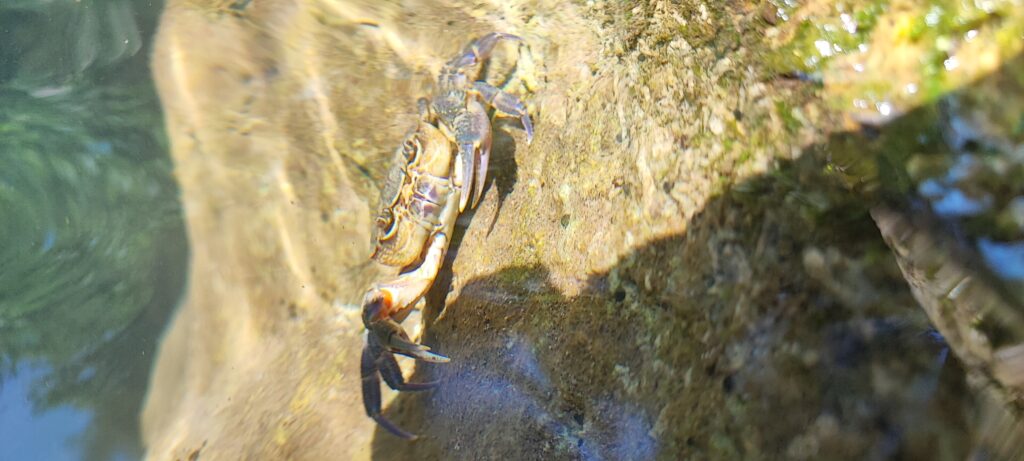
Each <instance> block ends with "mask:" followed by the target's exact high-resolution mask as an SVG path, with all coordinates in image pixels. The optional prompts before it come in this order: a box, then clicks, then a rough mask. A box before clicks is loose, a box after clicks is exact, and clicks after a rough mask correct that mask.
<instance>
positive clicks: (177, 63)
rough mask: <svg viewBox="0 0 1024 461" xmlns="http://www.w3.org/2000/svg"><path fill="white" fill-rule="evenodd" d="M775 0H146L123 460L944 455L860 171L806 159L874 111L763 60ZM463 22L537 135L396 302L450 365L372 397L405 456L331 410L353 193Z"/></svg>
mask: <svg viewBox="0 0 1024 461" xmlns="http://www.w3.org/2000/svg"><path fill="white" fill-rule="evenodd" d="M865 3H869V2H865ZM874 3H877V2H874ZM783 6H784V8H783V7H782V6H780V7H778V8H775V7H774V6H773V4H771V2H768V3H766V4H765V5H755V4H748V3H744V2H738V3H736V2H734V3H730V4H728V5H725V6H723V5H721V4H719V3H718V2H708V3H703V2H700V1H684V2H681V3H679V4H669V3H662V2H588V3H580V4H568V5H567V4H564V3H563V2H545V1H538V2H494V3H493V4H476V3H469V2H467V3H463V2H455V1H444V2H441V1H439V2H433V1H422V2H416V1H414V2H403V3H402V4H401V6H397V5H380V4H378V3H375V2H370V1H366V2H357V1H330V0H314V1H305V2H300V1H287V0H278V1H252V2H248V1H236V2H217V1H207V2H202V1H197V0H192V1H185V0H181V1H170V2H169V4H168V7H167V11H166V12H165V14H164V17H163V20H162V24H161V28H160V32H159V36H158V46H157V50H156V51H155V53H154V57H153V62H154V70H155V73H156V76H157V79H158V84H159V89H160V94H161V100H162V101H163V104H164V106H165V109H166V111H167V124H168V131H169V133H170V137H171V141H172V147H173V156H174V158H175V162H176V171H177V176H178V179H179V181H180V183H181V187H182V190H183V200H184V206H185V210H186V218H187V220H188V226H189V236H190V240H191V244H192V248H193V252H194V255H193V264H192V271H191V274H190V282H189V283H190V288H189V294H188V297H187V300H186V303H185V305H184V307H183V309H182V310H181V312H180V313H179V314H178V317H177V319H176V320H175V322H174V324H173V325H172V327H171V329H170V331H169V332H168V333H167V336H166V339H165V341H164V343H163V347H162V350H161V352H160V359H159V361H158V366H157V369H156V371H155V372H154V375H153V387H152V389H151V393H150V396H149V400H148V404H147V407H146V411H145V413H144V415H143V420H144V426H145V431H144V432H145V439H146V442H147V447H148V453H149V455H150V457H151V458H153V459H171V458H187V457H189V456H192V455H197V456H201V457H203V458H205V457H207V456H209V457H210V458H212V459H282V458H300V459H350V458H352V459H360V458H369V457H371V456H372V457H376V458H379V459H412V458H414V457H415V458H416V459H651V458H658V459H678V458H680V457H692V458H698V459H699V458H710V459H744V458H751V457H756V456H766V457H768V458H779V457H786V458H790V459H818V458H821V457H823V456H827V457H829V458H830V459H864V458H886V457H892V456H904V457H908V458H934V457H935V456H936V455H937V453H947V454H951V456H952V457H953V458H957V459H959V458H963V457H964V456H966V455H967V453H968V452H970V450H971V449H972V446H974V445H975V444H976V443H977V440H979V437H978V436H977V434H976V433H975V432H974V431H972V430H965V428H966V427H972V426H970V424H971V421H970V420H969V419H970V418H969V417H968V416H967V415H968V414H969V412H970V410H971V407H970V405H971V402H970V400H969V398H968V397H967V395H968V393H967V392H966V390H965V387H966V384H965V379H964V373H963V371H962V370H961V368H960V365H959V363H958V362H957V361H956V359H955V358H952V357H950V356H949V354H948V350H947V347H946V344H945V343H944V342H943V340H942V338H941V335H938V334H935V333H934V331H933V330H932V329H931V326H930V324H929V323H928V318H927V316H926V315H925V312H924V311H923V310H922V309H920V307H919V306H918V303H917V302H916V301H915V299H914V297H913V296H912V294H911V291H910V290H908V288H907V286H906V283H905V281H904V280H903V276H902V274H901V272H900V267H899V266H898V265H897V264H896V261H895V260H894V259H893V257H892V255H891V253H890V250H889V249H888V247H886V246H885V242H883V240H882V238H881V237H880V236H879V234H878V229H877V228H876V227H875V223H874V222H873V221H872V220H871V216H870V214H869V209H870V207H871V206H872V205H873V204H874V201H875V200H877V199H878V196H877V195H878V194H875V192H876V191H878V190H883V189H884V188H883V187H881V185H879V183H880V182H881V183H883V184H888V183H884V180H885V179H886V178H889V177H890V176H885V174H887V172H883V174H879V173H878V171H879V170H878V169H877V168H875V169H873V168H874V164H871V168H869V167H864V166H863V165H860V164H855V163H854V162H848V163H843V164H842V165H840V166H841V167H850V169H849V170H840V169H839V168H838V167H837V166H836V165H837V160H840V159H849V158H852V157H854V156H855V155H856V154H858V153H863V156H864V158H872V159H873V158H875V157H873V155H874V154H875V153H877V152H878V149H877V146H875V145H873V144H871V143H870V142H869V141H870V140H871V139H875V138H874V137H875V136H877V132H876V131H877V130H875V129H872V130H868V129H862V128H863V127H862V126H861V125H860V124H862V123H869V122H870V123H896V122H895V121H898V120H902V119H901V118H899V117H900V116H901V114H900V113H896V112H894V111H892V108H891V107H890V109H889V110H888V113H887V114H884V115H883V117H881V118H878V117H864V116H863V114H861V112H862V109H863V108H861V107H859V106H856V105H850V106H849V107H845V106H843V105H842V104H843V103H842V101H844V100H847V99H849V98H847V96H849V97H852V96H851V95H849V94H846V93H842V88H843V87H842V86H829V81H828V80H827V78H828V75H829V72H824V74H825V78H826V80H825V82H824V86H823V84H822V82H820V81H819V80H820V76H816V75H812V74H814V73H815V68H814V67H813V66H812V65H817V63H818V62H819V61H815V62H814V63H810V64H808V63H807V62H803V63H802V64H799V65H797V64H793V63H792V62H790V61H791V60H787V59H777V58H778V57H779V56H783V57H785V56H786V53H798V52H799V50H801V49H802V48H799V46H797V45H799V43H797V45H793V46H792V47H787V45H788V44H790V43H795V42H792V40H796V39H795V38H793V36H792V35H787V34H789V32H788V31H787V29H786V28H787V27H788V26H787V25H789V24H792V23H789V22H787V21H789V20H790V19H788V18H796V17H800V16H799V15H803V16H813V15H815V14H817V15H827V14H826V13H823V12H822V11H823V10H822V8H824V7H822V6H821V5H809V6H808V8H811V9H809V10H806V11H802V12H801V11H794V7H792V6H785V5H783ZM768 7H772V8H768ZM812 7H816V8H817V9H813V8H812ZM766 8H768V9H767V10H766ZM826 9H827V8H826ZM830 12H831V10H830ZM835 13H836V14H837V15H839V14H842V13H841V12H838V11H835ZM877 15H879V16H881V15H884V10H883V11H879V12H877ZM875 19H876V21H875V22H874V23H872V24H881V23H883V21H881V20H877V19H878V18H875ZM838 21H839V22H838V23H837V24H840V25H841V24H842V17H841V16H840V17H839V19H838ZM862 21H863V20H862ZM880 30H883V31H885V30H886V29H880ZM491 31H502V32H509V33H513V34H516V35H519V36H521V37H523V38H524V39H525V45H524V46H521V47H518V48H517V47H516V46H504V45H503V46H501V47H499V49H498V50H496V52H495V56H494V59H493V63H492V65H490V66H488V67H487V68H486V71H485V72H484V73H483V74H482V75H481V78H483V79H486V80H487V81H489V82H490V83H492V84H494V85H499V86H502V87H503V88H504V89H505V90H507V91H509V92H511V93H514V94H517V95H520V96H521V97H522V98H523V99H524V100H526V101H527V103H528V104H529V106H530V110H531V114H532V115H533V120H534V126H535V128H536V135H535V137H534V139H533V142H532V143H531V144H529V145H528V144H527V143H526V139H525V135H524V133H523V131H522V129H521V128H520V125H519V124H518V122H517V121H515V120H511V121H508V122H506V121H504V119H498V121H496V122H495V124H494V137H495V146H494V151H493V153H492V159H491V168H490V175H491V177H492V178H493V179H491V180H489V182H488V184H487V187H486V188H485V192H484V198H483V200H482V201H481V203H480V205H479V206H478V207H477V208H476V209H475V210H473V211H470V212H467V213H465V214H463V216H461V217H460V219H459V225H458V227H457V230H456V232H455V235H454V238H453V243H452V248H451V251H450V252H449V255H448V258H447V260H446V268H447V269H446V270H445V271H443V272H442V274H441V276H440V277H439V278H438V281H437V283H436V285H435V288H434V290H433V291H432V292H431V293H430V295H429V296H428V301H429V302H428V306H427V309H426V311H425V313H424V314H425V315H424V318H425V319H426V322H425V325H426V328H425V330H424V337H423V341H425V342H426V343H427V344H429V345H430V346H431V347H432V348H434V350H436V351H437V352H439V353H443V354H445V355H447V356H450V357H451V358H452V362H451V363H448V364H439V365H431V366H426V365H416V366H415V367H412V366H410V367H408V368H409V370H407V372H408V375H409V377H410V379H412V380H416V381H428V380H432V379H438V380H440V382H441V384H440V387H439V388H438V389H437V390H435V391H432V392H430V393H424V394H416V395H411V394H403V395H399V396H398V397H397V398H393V399H391V400H387V401H386V403H385V408H384V413H385V415H387V416H388V417H389V418H390V419H392V420H393V421H394V422H396V423H397V424H398V425H399V426H401V427H403V428H406V429H408V430H410V431H412V432H415V433H417V434H420V435H421V438H420V439H419V440H417V441H415V442H413V443H406V442H402V441H400V440H397V439H395V438H394V437H393V436H391V435H390V434H388V433H387V432H385V431H383V430H381V429H379V428H377V427H376V426H375V425H373V424H371V422H370V421H369V420H368V419H367V418H366V417H365V416H364V414H363V410H362V405H361V402H360V399H361V397H360V392H359V389H360V386H359V376H358V355H359V351H360V348H361V346H362V342H361V337H360V330H361V323H360V322H359V319H358V307H357V306H355V305H354V303H356V302H357V301H358V300H359V299H360V298H361V295H362V291H363V290H364V289H365V288H366V287H367V285H368V284H369V283H371V282H372V281H374V280H380V279H382V278H384V277H386V276H387V275H388V274H387V271H385V270H384V269H381V268H378V267H377V266H375V265H374V264H372V263H370V262H369V260H368V256H369V253H370V250H371V247H370V242H369V233H370V228H371V225H372V224H371V217H372V216H373V215H374V210H375V208H376V206H377V201H378V197H377V196H378V189H377V186H378V184H379V182H380V181H381V180H382V179H383V178H384V177H385V168H386V165H387V163H388V160H389V159H390V157H391V152H392V151H393V149H394V148H395V147H396V146H398V143H399V142H400V141H401V139H402V135H403V133H404V132H405V131H406V130H408V129H410V128H412V127H413V122H414V121H415V119H416V99H417V98H418V97H421V96H429V95H430V91H431V89H432V82H433V80H434V79H435V77H436V75H437V72H438V70H439V69H440V67H441V65H442V63H444V62H445V61H446V60H447V59H448V58H450V57H451V56H453V55H454V54H455V53H456V52H457V51H458V50H459V49H460V48H461V47H462V46H463V45H465V44H466V43H468V42H469V41H470V40H471V39H472V38H474V37H477V36H480V35H482V34H484V33H487V32H491ZM855 32H856V34H861V35H856V37H855V38H856V40H864V41H870V40H874V39H875V38H876V37H875V36H874V35H872V34H873V32H872V31H871V30H870V29H868V28H867V23H866V22H861V23H860V26H859V29H856V30H855ZM765 37H768V38H772V39H773V40H768V41H766V40H764V38H765ZM786 37H789V38H786ZM799 37H802V36H799ZM811 38H813V37H811ZM775 39H778V41H780V42H781V43H775V42H774V41H775ZM869 39H870V40H869ZM787 40H791V41H787ZM879 40H880V39H879ZM817 41H818V40H810V41H809V42H808V43H811V44H812V45H813V44H815V43H816V42H817ZM801 43H802V42H801ZM829 43H831V42H829ZM844 43H845V42H844ZM872 43H873V42H872ZM815 49H817V48H815ZM794 50H796V51H794ZM829 50H830V51H829V53H835V52H836V51H835V50H834V48H829ZM819 52H820V50H819ZM908 53H909V51H908ZM797 56H798V57H799V54H797ZM835 61H836V62H839V61H838V60H835ZM787 63H788V64H787ZM786 66H789V67H786ZM806 66H811V67H806ZM995 67H997V66H995ZM990 68H991V67H990ZM986 69H989V68H986ZM872 75H874V74H872ZM852 88H855V89H856V91H860V90H861V87H857V86H855V85H854V86H852ZM940 90H942V91H947V89H946V88H945V87H943V88H940ZM837 94H838V95H839V96H840V97H836V95H837ZM837 101H838V102H837ZM901 101H903V100H901ZM908 101H912V102H911V103H913V104H922V105H927V104H931V103H932V102H934V100H908ZM911 103H908V104H911ZM875 110H876V112H877V111H881V110H882V109H878V108H876V109H875ZM900 110H901V111H903V110H909V109H907V108H905V107H903V106H900ZM894 120H895V121H894ZM911 125H912V124H911ZM896 126H899V125H896ZM910 133H913V132H912V131H911V132H910ZM915 139H916V138H915ZM872 149H873V150H872ZM830 162H831V163H830ZM890 163H891V162H890ZM862 167H863V168H862ZM857 168H860V169H857ZM861 172H863V176H858V174H859V173H861ZM879 178H882V180H879ZM837 179H838V180H837ZM897 179H899V178H898V177H897ZM893 183H898V184H903V185H905V183H906V181H903V180H899V181H894V182H893ZM851 184H852V185H853V187H851ZM863 184H868V185H870V186H871V187H858V186H859V185H863ZM895 190H896V192H897V193H908V192H909V191H910V189H909V188H907V187H903V188H902V189H900V188H896V189H895ZM886 197H889V195H887V196H886ZM453 273H454V276H453V275H452V274H453ZM410 323H411V322H410Z"/></svg>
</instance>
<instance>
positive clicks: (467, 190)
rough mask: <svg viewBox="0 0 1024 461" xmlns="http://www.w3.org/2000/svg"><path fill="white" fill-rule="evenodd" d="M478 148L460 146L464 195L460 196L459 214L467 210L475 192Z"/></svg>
mask: <svg viewBox="0 0 1024 461" xmlns="http://www.w3.org/2000/svg"><path fill="white" fill-rule="evenodd" d="M475 150H476V148H475V147H474V146H473V143H464V144H460V145H459V155H458V158H459V159H461V160H462V193H461V194H459V212H462V211H464V210H465V209H466V204H468V203H469V196H470V195H471V194H472V191H473V181H474V178H473V172H474V171H475V170H476V153H475V152H474V151H475Z"/></svg>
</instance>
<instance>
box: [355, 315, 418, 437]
mask: <svg viewBox="0 0 1024 461" xmlns="http://www.w3.org/2000/svg"><path fill="white" fill-rule="evenodd" d="M371 337H372V335H369V336H367V339H366V340H367V345H366V347H364V348H363V356H362V359H361V360H360V361H359V374H360V375H361V376H362V379H363V408H364V409H365V410H366V415H367V416H369V417H370V418H373V420H374V421H376V422H377V424H380V425H381V426H383V427H384V428H385V429H387V430H388V432H390V433H392V434H395V435H396V436H398V437H401V438H403V439H406V440H415V439H416V435H415V434H412V433H409V432H406V431H403V430H402V428H400V427H398V426H396V425H395V424H394V423H392V422H391V421H388V420H387V418H385V417H384V416H383V415H381V414H380V376H379V375H378V373H377V361H376V357H374V354H373V349H375V347H372V346H371V344H370V343H371V342H373V341H376V340H375V339H370V338H371ZM378 347H379V346H378Z"/></svg>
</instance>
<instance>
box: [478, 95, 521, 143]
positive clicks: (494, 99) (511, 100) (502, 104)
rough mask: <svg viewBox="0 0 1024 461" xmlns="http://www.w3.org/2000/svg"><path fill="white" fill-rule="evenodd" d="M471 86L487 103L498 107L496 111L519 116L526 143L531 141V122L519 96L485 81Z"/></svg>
mask: <svg viewBox="0 0 1024 461" xmlns="http://www.w3.org/2000/svg"><path fill="white" fill-rule="evenodd" d="M473 88H474V89H475V90H476V92H477V93H480V96H481V97H483V98H484V101H485V102H487V104H490V105H491V106H492V107H494V108H495V109H498V112H501V113H503V114H505V115H509V116H512V117H519V120H521V121H522V122H523V129H525V130H526V143H527V144H529V143H530V142H532V141H533V123H531V122H530V113H529V112H528V111H527V110H526V105H525V104H523V102H522V101H520V100H519V98H517V97H515V96H513V95H511V94H508V93H506V92H504V91H501V90H500V89H498V88H496V87H495V86H494V85H491V84H490V83H487V82H474V83H473Z"/></svg>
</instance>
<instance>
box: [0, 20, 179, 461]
mask: <svg viewBox="0 0 1024 461" xmlns="http://www.w3.org/2000/svg"><path fill="white" fill-rule="evenodd" d="M161 6H162V5H161V4H160V3H159V2H131V1H89V0H86V1H83V2H77V1H62V0H61V1H52V2H34V1H6V2H3V3H2V4H0V217H2V218H0V458H2V459H53V460H63V459H90V460H106V459H136V458H138V457H140V456H141V454H142V448H141V441H140V434H139V427H138V414H139V412H140V411H141V405H142V399H143V396H144V394H145V391H146V388H147V383H148V379H149V372H150V369H151V366H152V362H153V358H154V356H155V351H156V345H157V340H158V337H159V335H160V334H161V332H162V330H163V328H164V327H165V325H166V322H167V320H168V318H169V316H170V313H171V312H172V311H173V308H174V307H175V306H176V304H177V302H178V299H179V297H180V295H181V293H182V290H183V284H184V266H185V264H186V258H187V246H186V243H185V237H184V227H183V221H182V216H181V209H180V205H179V204H178V200H177V195H178V192H177V187H176V185H175V184H174V181H173V180H172V178H171V164H170V160H169V158H168V156H167V141H166V137H165V136H164V134H163V126H162V123H163V122H162V117H161V115H160V109H159V104H158V103H157V99H156V94H155V91H154V89H153V86H152V82H151V80H150V76H149V70H148V63H147V60H148V51H149V48H150V47H149V40H150V37H151V35H152V33H153V30H154V27H155V24H156V17H157V14H158V13H159V11H160V8H161Z"/></svg>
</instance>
